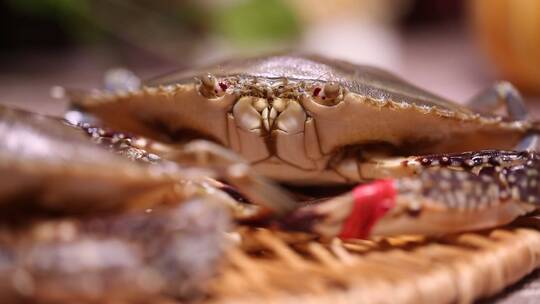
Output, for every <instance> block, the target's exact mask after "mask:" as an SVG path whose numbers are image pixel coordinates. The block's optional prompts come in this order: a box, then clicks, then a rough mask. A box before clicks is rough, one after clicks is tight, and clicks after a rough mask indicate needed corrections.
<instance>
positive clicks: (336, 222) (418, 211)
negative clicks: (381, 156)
mask: <svg viewBox="0 0 540 304" xmlns="http://www.w3.org/2000/svg"><path fill="white" fill-rule="evenodd" d="M454 156H455V155H449V156H448V157H450V158H452V157H454ZM458 156H459V155H458ZM500 157H501V158H503V159H507V160H512V164H511V165H510V163H509V162H505V163H503V164H502V165H496V164H488V165H486V166H484V167H482V168H480V169H479V170H478V171H477V172H476V173H473V172H471V171H463V170H455V169H451V168H437V169H435V168H428V169H425V170H423V171H422V172H420V174H419V175H417V176H414V177H402V178H397V179H385V180H378V181H375V182H372V183H369V184H365V185H360V186H358V187H356V188H355V189H354V190H353V191H351V192H350V193H347V194H345V195H342V196H340V197H338V198H335V199H332V200H329V201H326V202H324V203H320V204H317V205H312V206H308V207H303V208H301V209H299V210H297V211H296V212H294V213H293V214H291V215H290V216H288V217H287V218H285V219H283V220H282V221H281V222H280V223H279V224H278V225H279V226H281V227H283V228H285V229H292V230H301V231H309V232H315V233H317V234H320V235H323V236H340V237H342V238H365V237H368V236H370V235H385V236H387V235H396V234H430V235H433V234H443V233H452V232H458V231H467V230H475V229H483V228H488V227H494V226H498V225H503V224H507V223H509V222H511V221H512V220H514V219H515V218H516V217H517V216H520V215H523V214H525V213H528V212H532V211H534V210H535V209H537V208H538V206H539V204H540V187H539V186H538V185H539V184H540V155H539V154H538V153H536V152H500Z"/></svg>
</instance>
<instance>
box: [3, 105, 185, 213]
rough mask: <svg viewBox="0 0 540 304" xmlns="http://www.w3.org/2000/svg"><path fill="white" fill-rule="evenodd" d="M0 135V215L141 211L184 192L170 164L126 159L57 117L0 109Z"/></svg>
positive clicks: (178, 199) (178, 198) (179, 197)
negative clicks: (99, 144) (102, 146)
mask: <svg viewBox="0 0 540 304" xmlns="http://www.w3.org/2000/svg"><path fill="white" fill-rule="evenodd" d="M0 138H2V140H1V141H0V209H1V210H2V214H1V215H2V218H5V217H7V218H9V216H10V215H11V214H13V213H16V214H19V213H23V214H24V215H25V217H27V216H28V215H29V214H32V215H34V214H38V213H44V214H51V213H53V214H56V213H59V214H65V213H71V214H73V213H74V214H81V213H86V212H104V211H111V210H116V211H118V210H126V209H139V210H144V209H145V208H150V207H152V206H154V205H158V204H162V203H163V204H165V203H166V204H177V203H178V202H181V201H182V200H184V199H186V198H187V197H188V196H189V193H190V191H188V185H187V184H186V183H183V184H182V186H184V185H185V187H180V186H179V184H180V183H181V182H182V181H183V179H182V176H181V175H180V173H179V172H178V170H177V169H176V168H173V167H170V166H165V165H163V166H162V165H148V164H145V163H142V162H134V161H130V160H128V159H127V158H125V157H121V156H119V155H116V154H114V153H112V152H110V151H107V150H106V149H103V148H101V147H99V146H98V145H96V144H93V143H92V142H91V141H90V140H89V139H88V138H87V137H86V136H84V135H83V133H82V132H81V131H80V130H78V129H76V128H74V127H72V126H69V125H67V124H66V123H64V122H63V121H61V120H59V119H55V118H51V117H46V116H42V115H38V114H32V113H28V112H24V111H20V110H14V109H8V108H4V107H0Z"/></svg>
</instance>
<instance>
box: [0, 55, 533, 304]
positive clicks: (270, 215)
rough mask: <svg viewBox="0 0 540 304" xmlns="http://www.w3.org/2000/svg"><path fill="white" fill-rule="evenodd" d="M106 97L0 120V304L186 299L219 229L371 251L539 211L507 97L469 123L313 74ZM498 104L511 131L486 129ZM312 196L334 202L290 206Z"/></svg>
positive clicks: (213, 75)
mask: <svg viewBox="0 0 540 304" xmlns="http://www.w3.org/2000/svg"><path fill="white" fill-rule="evenodd" d="M108 79H109V81H108V82H107V84H106V85H107V87H108V90H105V91H99V90H98V91H94V92H90V93H82V94H81V93H80V92H78V93H77V94H74V93H73V92H71V93H70V95H69V96H70V97H71V101H72V104H73V110H72V111H70V112H68V113H67V114H66V120H59V119H56V118H51V117H46V116H42V115H37V114H32V113H27V112H22V111H18V110H11V109H7V108H0V136H1V138H2V141H0V210H1V211H2V212H1V215H2V217H3V221H2V226H0V294H1V295H2V296H3V298H6V299H7V298H9V299H12V298H14V299H16V300H20V299H22V300H43V301H49V302H62V301H63V302H73V301H75V300H77V301H78V300H81V299H82V300H86V301H100V300H102V299H107V300H110V301H126V300H127V301H129V300H132V299H136V300H144V299H155V296H173V297H175V298H181V299H183V298H190V297H191V296H192V293H193V292H196V291H198V290H199V289H201V288H202V287H201V286H202V285H204V281H205V280H206V279H207V278H208V277H209V276H211V274H212V273H213V270H214V268H213V265H214V264H215V263H216V260H217V258H218V257H219V256H220V254H221V253H222V252H223V248H224V247H225V246H224V240H223V233H222V232H223V231H227V229H228V228H227V226H228V224H227V223H228V216H227V214H232V215H233V218H234V220H236V222H237V223H241V224H246V225H257V226H265V227H270V228H273V229H283V230H293V231H302V232H308V233H311V234H315V235H316V236H320V237H322V238H321V239H323V238H324V237H335V236H338V237H341V238H366V237H370V236H374V235H375V236H377V235H382V236H385V235H396V234H404V233H414V234H431V235H432V234H445V233H451V232H456V231H466V230H474V229H482V228H486V227H493V226H497V225H502V224H506V223H509V222H510V221H512V220H513V219H515V218H516V217H518V216H520V215H522V214H525V213H529V212H533V211H534V210H536V209H537V208H538V206H539V204H538V203H539V200H540V187H539V186H538V183H539V182H540V155H539V154H538V153H537V151H536V150H537V148H538V136H537V133H538V132H539V131H540V127H539V125H538V123H537V122H534V121H532V120H531V119H529V117H528V114H527V111H526V109H525V106H524V104H523V102H522V101H521V99H520V96H519V94H518V93H517V91H516V90H515V89H513V87H512V86H511V85H510V84H508V83H504V82H502V83H499V84H497V85H495V86H494V87H493V88H490V89H488V90H486V91H485V92H483V93H481V94H479V95H478V96H477V97H476V98H474V99H473V101H471V102H470V107H471V109H469V108H466V107H464V106H460V105H457V104H454V103H452V102H450V101H447V100H444V99H442V98H440V97H437V96H435V95H433V94H431V93H428V92H425V91H423V90H421V89H418V88H416V87H414V86H412V85H410V84H407V83H406V82H405V81H403V80H400V79H399V78H397V77H395V76H392V75H391V74H389V73H387V72H384V71H381V70H378V69H375V68H371V67H364V66H357V65H353V64H350V63H346V62H342V61H335V60H329V59H325V58H322V57H316V56H301V55H286V56H285V55H282V56H269V57H258V58H251V59H242V60H232V61H227V62H223V63H220V64H217V65H216V66H211V67H204V68H200V69H196V70H192V71H185V72H180V73H174V74H171V75H166V76H163V77H159V78H155V79H153V80H150V81H148V82H143V84H142V85H141V84H140V81H139V80H138V79H137V78H135V77H134V76H133V75H132V74H129V73H126V72H125V71H124V72H122V71H116V72H115V73H113V74H112V75H109V77H108ZM501 103H503V104H505V105H506V109H507V112H508V115H507V116H500V115H496V114H493V113H492V112H493V111H495V109H496V108H497V107H498V106H499V105H500V104H501ZM85 135H86V136H85ZM218 178H219V179H222V180H224V181H225V182H227V183H229V184H230V185H231V186H229V185H226V184H223V183H222V182H221V181H218V180H216V179H218ZM276 182H279V183H281V184H282V185H283V187H281V186H279V185H277V184H276ZM314 185H316V186H315V188H317V187H318V188H324V189H328V188H338V189H340V190H343V189H344V190H343V191H344V193H339V194H336V195H332V196H331V197H329V198H328V197H326V198H322V199H318V200H316V201H310V203H309V204H305V203H298V202H296V201H295V196H294V195H293V194H292V193H291V189H293V190H294V191H295V192H296V191H299V190H305V189H303V188H302V189H300V188H299V186H309V188H310V189H311V190H313V188H314ZM304 195H305V194H304ZM297 197H298V196H297ZM223 205H225V206H228V207H229V208H228V209H227V210H229V212H228V213H227V212H224V211H223V208H222V207H223ZM186 248H195V250H197V252H196V253H194V252H192V251H186V253H185V254H181V253H183V252H184V250H185V249H186ZM89 252H90V253H92V256H91V257H89V255H88V254H89ZM202 253H205V254H202ZM112 256H121V257H122V259H114V258H111V257H112ZM104 284H106V285H107V287H108V288H105V285H104Z"/></svg>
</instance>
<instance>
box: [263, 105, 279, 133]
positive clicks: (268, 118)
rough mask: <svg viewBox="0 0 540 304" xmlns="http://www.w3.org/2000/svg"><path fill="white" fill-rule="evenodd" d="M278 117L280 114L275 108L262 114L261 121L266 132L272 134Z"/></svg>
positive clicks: (265, 110)
mask: <svg viewBox="0 0 540 304" xmlns="http://www.w3.org/2000/svg"><path fill="white" fill-rule="evenodd" d="M278 115H279V112H278V110H276V108H275V107H274V106H271V107H268V108H264V110H263V111H262V112H261V119H262V122H263V126H264V129H265V130H266V131H268V132H270V131H271V130H272V129H273V128H274V123H275V121H276V118H277V117H278Z"/></svg>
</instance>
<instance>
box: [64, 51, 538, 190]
mask: <svg viewBox="0 0 540 304" xmlns="http://www.w3.org/2000/svg"><path fill="white" fill-rule="evenodd" d="M75 105H76V106H77V107H78V108H80V109H82V110H83V111H85V112H88V113H91V114H93V115H95V116H97V117H98V118H99V119H100V120H101V121H102V122H103V123H105V124H107V125H109V126H111V127H113V128H117V129H120V130H126V131H130V132H134V133H137V134H141V135H144V136H148V137H150V138H154V139H157V140H160V141H164V142H168V143H178V142H182V141H186V140H189V139H192V138H194V137H195V138H204V139H209V140H211V141H214V142H217V143H219V144H221V145H223V146H225V147H227V148H230V149H232V150H234V151H236V152H238V153H239V154H241V155H242V157H243V158H244V159H246V160H247V161H248V162H249V163H250V164H251V165H252V166H253V167H254V168H255V169H256V170H257V171H258V172H259V173H261V174H263V175H266V176H268V177H271V178H273V179H276V180H279V181H281V182H286V183H292V184H340V183H356V182H359V181H367V180H371V179H373V178H376V177H384V176H385V175H389V176H392V175H394V176H395V175H397V174H399V170H393V169H394V167H395V162H394V163H392V162H390V161H386V162H378V161H377V159H380V158H386V159H387V160H389V158H390V157H391V156H410V155H424V154H433V153H450V152H464V151H477V150H482V149H501V150H508V149H512V148H513V147H515V146H516V144H517V143H518V142H519V140H520V139H521V138H522V137H523V136H524V134H525V133H526V132H527V130H528V129H530V127H531V126H530V123H529V122H528V121H526V120H520V121H516V120H508V119H503V118H502V117H501V116H496V115H490V114H480V113H477V112H473V111H471V110H469V109H467V108H465V107H463V106H460V105H457V104H455V103H452V102H450V101H448V100H445V99H443V98H440V97H438V96H435V95H433V94H431V93H428V92H426V91H424V90H422V89H419V88H417V87H415V86H413V85H410V84H408V83H406V82H405V81H403V80H401V79H399V78H398V77H396V76H393V75H391V74H389V73H387V72H385V71H382V70H379V69H375V68H372V67H366V66H357V65H352V64H349V63H346V62H342V61H332V60H328V59H325V58H321V57H314V56H273V57H263V58H255V59H250V60H232V61H227V62H224V63H221V64H218V65H216V66H212V67H206V68H201V69H197V70H192V71H186V72H181V73H176V74H171V75H166V76H163V77H160V78H156V79H153V80H150V81H148V82H146V83H144V85H143V86H142V87H141V88H140V89H136V90H131V91H117V92H98V93H96V94H91V95H88V96H85V97H84V98H81V99H79V100H75ZM370 164H371V165H370ZM374 166H376V167H379V168H378V169H374V168H373V167H374ZM385 168H387V169H388V170H389V172H388V173H387V172H383V171H384V169H385Z"/></svg>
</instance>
